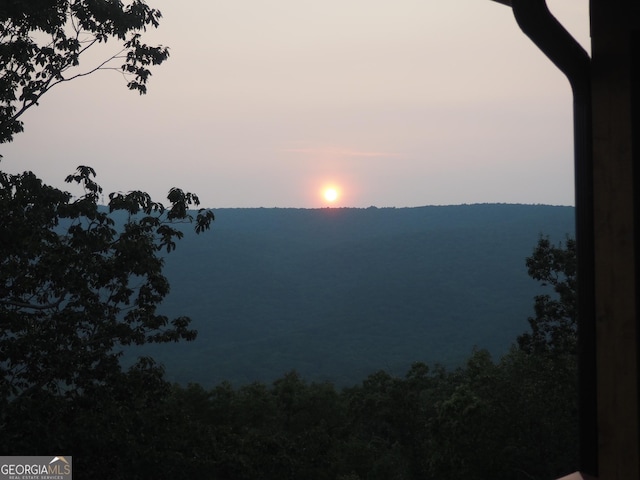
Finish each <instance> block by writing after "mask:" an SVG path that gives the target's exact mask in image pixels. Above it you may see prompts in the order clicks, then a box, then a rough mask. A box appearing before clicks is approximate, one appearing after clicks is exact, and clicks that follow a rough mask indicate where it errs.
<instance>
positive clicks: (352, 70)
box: [0, 0, 589, 209]
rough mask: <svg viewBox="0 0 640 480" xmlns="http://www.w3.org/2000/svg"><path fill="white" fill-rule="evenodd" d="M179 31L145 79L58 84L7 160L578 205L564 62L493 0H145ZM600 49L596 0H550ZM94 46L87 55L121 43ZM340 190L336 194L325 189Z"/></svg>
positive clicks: (399, 196) (291, 190)
mask: <svg viewBox="0 0 640 480" xmlns="http://www.w3.org/2000/svg"><path fill="white" fill-rule="evenodd" d="M147 3H148V4H149V5H150V6H152V7H155V8H158V9H160V10H161V11H162V14H163V18H162V20H161V24H160V27H159V28H158V29H157V30H154V31H149V32H147V34H146V36H145V40H146V42H147V43H149V44H163V45H166V46H169V48H170V55H171V56H170V58H169V60H168V61H167V62H166V63H164V64H163V65H161V66H159V67H155V68H154V69H153V71H152V73H153V76H152V77H151V79H150V81H149V84H148V88H149V93H148V94H147V95H144V96H139V95H138V94H137V93H134V92H130V91H128V90H127V88H126V81H125V80H124V79H123V77H122V76H121V75H120V74H118V73H117V72H114V71H104V72H97V73H95V74H93V75H90V76H87V77H84V78H81V79H77V80H74V81H73V82H68V83H66V84H62V85H59V86H57V87H56V88H55V89H53V90H51V91H50V92H49V93H47V94H46V95H45V96H44V97H42V99H41V102H40V105H39V106H38V107H34V108H32V109H31V110H30V111H28V112H27V113H26V114H25V115H24V116H23V117H22V119H23V120H24V122H25V132H24V133H21V134H19V135H17V136H16V138H15V140H14V141H13V142H12V143H10V144H5V145H2V146H0V153H1V154H2V155H3V156H4V158H3V159H2V162H1V163H0V169H2V170H3V171H6V172H11V173H18V172H22V171H25V170H31V171H33V172H35V173H36V174H37V175H39V176H40V177H41V178H43V179H44V181H45V182H46V183H49V184H51V185H54V186H56V187H59V188H64V189H65V190H69V191H72V192H74V193H75V191H74V190H73V188H72V187H71V186H69V185H66V184H64V182H63V179H64V177H65V176H66V175H68V174H70V173H72V172H73V171H74V170H75V168H76V167H77V166H78V165H89V166H92V167H93V168H94V169H95V170H96V171H97V174H98V176H97V181H98V183H100V184H101V185H102V186H103V188H104V190H105V192H106V193H108V192H112V191H122V192H126V191H130V190H143V191H146V192H148V193H150V194H151V195H152V197H154V199H155V200H157V201H161V202H166V193H167V192H168V190H169V189H170V188H171V187H179V188H182V189H183V190H186V191H191V192H194V193H196V194H197V195H198V196H199V198H200V200H201V203H202V206H204V207H208V208H214V209H215V208H216V207H217V208H223V207H295V208H320V207H326V206H336V207H359V208H362V207H369V206H377V207H413V206H423V205H457V204H465V203H468V204H470V203H494V202H499V203H524V204H551V205H573V204H574V189H573V143H572V111H571V108H572V106H571V105H572V98H571V89H570V87H569V83H568V81H567V80H566V78H565V77H564V76H563V75H562V73H560V71H559V70H557V68H556V67H555V66H554V65H553V64H552V63H551V62H550V61H549V60H548V59H547V58H546V57H545V56H544V55H543V54H542V53H541V52H540V51H539V50H538V49H537V47H535V45H534V44H533V43H532V42H531V41H530V40H529V39H528V38H527V37H526V36H525V35H524V34H523V33H522V32H521V31H520V29H519V27H518V26H517V24H516V22H515V19H514V18H513V13H512V12H511V9H510V8H508V7H505V6H504V5H501V4H498V3H495V2H492V1H490V0H395V1H394V2H390V1H388V0H366V1H365V0H323V1H321V2H319V1H310V0H272V1H270V2H265V1H259V0H234V1H224V2H223V1H219V0H188V1H186V0H185V1H182V2H175V1H172V0H148V1H147ZM548 5H549V7H550V9H551V11H552V12H553V13H554V15H555V16H556V17H557V18H558V19H559V20H560V21H561V23H562V24H563V25H565V27H566V28H567V30H569V32H571V33H572V34H573V35H574V37H575V38H576V39H577V40H578V41H579V42H580V43H581V44H582V45H583V47H584V48H585V49H587V51H589V48H588V46H589V33H588V2H587V0H549V1H548ZM117 47H118V44H117V43H115V42H113V43H109V44H107V46H106V48H107V50H103V51H100V52H97V51H93V52H91V56H92V58H88V59H86V60H87V62H86V63H84V64H83V65H86V66H87V67H90V66H92V65H93V64H95V62H99V61H100V60H101V59H102V58H105V55H107V54H110V53H113V52H115V51H116V50H117ZM330 186H331V187H333V188H334V189H335V190H336V193H337V198H336V199H335V200H334V201H332V202H330V201H328V200H327V199H325V198H324V196H323V194H322V192H323V190H325V189H326V188H328V187H330Z"/></svg>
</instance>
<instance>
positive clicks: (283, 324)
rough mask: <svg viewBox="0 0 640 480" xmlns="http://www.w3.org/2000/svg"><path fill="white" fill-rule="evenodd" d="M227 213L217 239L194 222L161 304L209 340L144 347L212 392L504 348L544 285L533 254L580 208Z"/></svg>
mask: <svg viewBox="0 0 640 480" xmlns="http://www.w3.org/2000/svg"><path fill="white" fill-rule="evenodd" d="M215 213H216V220H215V222H214V224H213V230H212V232H211V234H210V235H206V236H196V235H194V234H193V233H192V232H191V227H190V226H189V227H186V228H185V238H183V239H182V240H181V241H180V244H179V245H178V248H177V250H176V251H175V252H172V253H171V255H169V256H168V258H167V260H166V269H165V273H166V275H167V276H168V278H169V281H170V283H171V294H170V295H169V297H168V299H167V300H166V302H165V304H164V306H163V307H162V309H163V311H165V312H167V314H168V315H169V316H174V315H188V316H190V317H191V318H192V320H193V323H192V326H193V327H194V328H196V329H197V330H198V338H197V339H196V341H195V342H190V343H180V344H174V345H162V346H160V347H158V348H149V349H148V350H145V351H146V352H148V353H149V354H150V355H152V356H153V357H154V358H156V359H158V361H159V362H161V363H163V364H164V365H165V367H166V370H167V376H168V378H170V379H171V380H173V381H177V382H180V383H182V384H186V383H187V382H198V383H200V384H202V385H203V386H205V387H212V386H214V385H216V384H218V383H220V382H222V381H224V380H227V381H230V382H232V384H234V385H242V384H247V383H251V382H253V381H265V382H271V381H273V380H275V379H276V378H279V377H280V376H281V375H283V374H284V373H285V372H287V371H289V370H291V369H295V370H296V371H298V372H299V373H300V374H301V375H302V376H303V377H304V378H306V379H307V380H310V381H324V380H327V381H331V382H333V383H335V384H336V385H339V386H347V385H353V384H354V383H356V382H358V381H360V380H361V379H362V378H363V377H365V376H366V375H368V374H369V373H370V372H372V371H377V370H380V369H383V370H386V371H388V372H390V373H391V374H394V375H402V373H403V372H405V371H406V370H407V369H408V368H409V366H410V365H411V363H412V362H414V361H422V362H425V363H428V364H434V363H440V364H443V365H445V366H447V367H450V368H453V367H455V366H458V365H461V364H462V363H463V362H464V361H465V358H466V356H467V355H468V352H470V351H471V349H472V348H474V347H475V346H477V347H480V348H485V349H487V350H488V351H489V352H491V353H492V354H493V355H494V356H500V355H502V354H504V353H505V352H506V351H507V350H508V348H509V346H510V345H511V344H512V343H513V341H514V339H515V337H516V336H517V335H519V334H520V333H522V332H523V331H524V330H525V329H526V328H527V317H529V316H530V315H532V314H533V308H532V300H531V299H532V298H533V296H534V295H536V294H537V293H539V292H540V291H541V290H540V286H539V284H538V283H536V282H534V281H533V280H531V279H530V278H529V276H528V275H527V270H526V266H525V258H526V257H527V256H529V255H530V254H531V252H532V249H533V248H534V246H535V244H536V242H537V240H538V238H539V236H540V235H541V234H544V235H548V236H549V237H550V238H551V239H552V240H553V241H561V240H563V239H564V238H565V237H566V235H572V234H573V229H574V209H573V208H572V207H554V206H545V205H509V204H485V205H458V206H442V207H420V208H373V207H372V208H367V209H354V208H344V209H311V210H310V209H277V208H257V209H219V210H216V212H215Z"/></svg>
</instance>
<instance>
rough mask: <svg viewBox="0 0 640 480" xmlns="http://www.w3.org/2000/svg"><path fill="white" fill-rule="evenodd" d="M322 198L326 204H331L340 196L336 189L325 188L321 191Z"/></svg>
mask: <svg viewBox="0 0 640 480" xmlns="http://www.w3.org/2000/svg"><path fill="white" fill-rule="evenodd" d="M322 196H323V197H324V199H325V200H326V201H327V202H329V203H333V202H335V201H336V200H337V199H338V197H339V196H340V192H338V189H337V188H336V187H327V188H325V189H324V190H323V191H322Z"/></svg>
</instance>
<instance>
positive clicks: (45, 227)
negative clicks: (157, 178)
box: [0, 167, 213, 396]
mask: <svg viewBox="0 0 640 480" xmlns="http://www.w3.org/2000/svg"><path fill="white" fill-rule="evenodd" d="M94 176H95V172H94V170H93V169H92V168H90V167H79V168H78V171H77V173H76V174H74V175H69V176H68V177H67V179H66V181H67V182H73V183H79V184H80V185H81V186H82V187H83V188H84V194H83V195H81V196H80V197H78V198H75V199H74V198H73V197H72V196H71V194H70V193H68V192H63V191H61V190H58V189H56V188H53V187H50V186H47V185H45V184H43V183H42V181H41V180H40V179H38V178H37V177H36V176H35V175H34V174H33V173H31V172H25V173H23V174H20V175H9V174H6V173H0V187H1V188H0V218H2V222H1V223H0V239H1V240H0V372H1V373H2V380H1V381H2V384H1V388H0V393H2V394H3V395H4V396H15V395H21V394H23V393H24V392H25V391H29V390H33V389H45V390H49V391H54V392H58V393H59V392H64V391H67V392H69V391H73V390H77V389H86V388H87V386H88V385H89V384H91V383H94V382H103V381H105V380H106V379H107V378H109V376H112V375H114V374H115V373H117V372H119V371H120V365H119V356H120V355H121V353H122V348H123V347H124V346H127V345H141V344H144V343H157V342H168V341H177V340H180V339H185V340H192V339H193V338H195V335H196V332H195V331H194V330H191V329H189V321H190V320H189V319H188V318H187V317H178V318H175V319H173V320H169V319H168V318H167V317H166V316H163V315H161V314H159V313H158V311H157V307H158V304H159V303H160V302H161V301H162V299H163V298H164V297H165V296H166V295H167V293H168V292H169V283H168V281H167V279H166V278H165V277H164V276H163V274H162V268H163V264H164V258H163V256H162V255H161V251H162V250H166V251H167V252H170V251H172V250H173V249H175V247H176V240H177V239H179V238H181V237H182V235H183V233H182V232H181V231H180V230H178V229H176V228H175V227H174V226H172V225H173V224H174V223H175V222H184V221H194V222H195V229H196V232H202V231H204V230H206V229H208V228H209V226H210V223H211V221H212V220H213V213H212V212H211V211H210V210H205V209H200V211H199V213H198V214H197V215H196V216H195V218H193V216H192V215H191V214H190V212H189V210H188V207H189V206H190V205H198V204H199V200H198V197H197V196H196V195H193V194H191V193H186V192H183V191H182V190H180V189H172V190H171V192H170V194H169V200H170V206H169V207H167V208H165V207H164V205H162V204H160V203H156V202H153V201H152V200H151V198H150V197H149V195H148V194H146V193H143V192H139V191H133V192H129V193H127V194H122V193H115V194H111V195H109V203H108V206H107V207H106V208H105V207H100V206H99V204H98V202H99V199H100V195H101V193H102V189H101V187H100V186H99V185H98V184H97V183H96V182H95V181H94V180H93V177H94Z"/></svg>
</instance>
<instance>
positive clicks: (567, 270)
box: [518, 237, 578, 354]
mask: <svg viewBox="0 0 640 480" xmlns="http://www.w3.org/2000/svg"><path fill="white" fill-rule="evenodd" d="M576 267H577V256H576V242H575V239H572V238H567V239H566V241H565V243H564V244H563V243H560V244H558V245H553V244H552V243H551V242H550V240H549V239H548V238H546V237H541V238H540V239H539V240H538V244H537V245H536V247H535V249H534V250H533V254H532V255H531V256H530V257H528V258H527V268H528V271H529V276H530V277H531V278H533V279H534V280H538V281H539V282H540V283H541V285H542V286H544V287H551V288H552V289H553V292H554V296H552V295H550V294H549V293H544V294H540V295H536V297H535V299H534V311H535V316H534V317H530V318H529V325H530V326H531V332H527V333H524V334H522V335H521V336H519V337H518V344H519V346H520V348H521V349H523V350H525V351H527V352H530V353H532V352H537V353H545V352H550V353H557V354H558V353H560V354H562V353H570V354H575V353H576V348H577V321H578V319H577V315H578V311H577V268H576Z"/></svg>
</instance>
